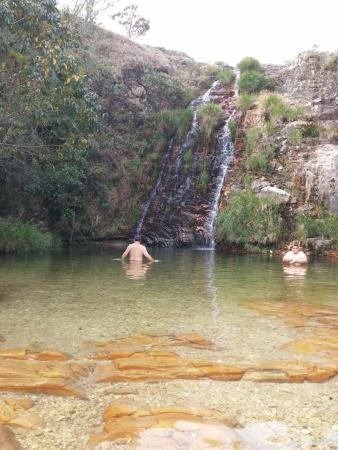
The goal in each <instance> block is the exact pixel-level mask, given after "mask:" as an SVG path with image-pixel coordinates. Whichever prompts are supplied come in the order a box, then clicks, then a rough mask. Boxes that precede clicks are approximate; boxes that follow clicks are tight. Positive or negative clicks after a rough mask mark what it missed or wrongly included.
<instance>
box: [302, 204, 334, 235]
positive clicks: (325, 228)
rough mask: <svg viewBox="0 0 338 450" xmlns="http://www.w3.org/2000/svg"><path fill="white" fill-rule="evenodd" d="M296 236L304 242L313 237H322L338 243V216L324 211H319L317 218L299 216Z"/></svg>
mask: <svg viewBox="0 0 338 450" xmlns="http://www.w3.org/2000/svg"><path fill="white" fill-rule="evenodd" d="M295 234H296V237H297V238H298V239H300V240H302V241H304V242H306V240H307V239H308V238H311V237H322V238H326V239H331V240H332V241H333V242H334V243H338V216H337V215H336V214H331V213H329V212H328V211H325V210H324V209H320V210H319V211H318V215H317V217H311V216H305V215H303V214H297V215H296V230H295Z"/></svg>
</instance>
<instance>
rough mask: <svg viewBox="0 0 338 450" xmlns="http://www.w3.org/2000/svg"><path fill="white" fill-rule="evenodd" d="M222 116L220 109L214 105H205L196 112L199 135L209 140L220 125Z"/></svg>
mask: <svg viewBox="0 0 338 450" xmlns="http://www.w3.org/2000/svg"><path fill="white" fill-rule="evenodd" d="M222 116H223V112H222V108H221V107H220V106H219V105H216V104H215V103H207V104H206V105H202V106H200V107H199V108H198V110H197V121H198V125H199V132H200V135H201V136H203V138H205V139H206V140H208V139H210V137H211V135H212V133H213V132H214V130H215V129H216V128H217V127H218V126H219V125H220V122H221V119H222Z"/></svg>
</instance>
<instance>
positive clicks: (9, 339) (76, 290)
mask: <svg viewBox="0 0 338 450" xmlns="http://www.w3.org/2000/svg"><path fill="white" fill-rule="evenodd" d="M151 253H152V254H154V256H155V257H156V258H158V259H160V262H158V263H154V264H150V265H147V264H145V265H138V264H136V265H135V263H133V264H132V265H130V264H128V263H122V262H121V261H119V260H116V259H115V258H118V257H119V256H120V254H121V251H119V250H110V249H95V250H91V249H86V250H82V251H80V250H76V251H69V252H65V253H63V254H55V255H49V256H34V257H32V256H26V257H14V256H11V257H1V258H0V327H1V331H0V332H1V335H2V336H3V337H4V338H5V339H6V342H5V343H4V344H3V346H6V347H9V346H21V345H28V344H30V345H37V346H41V347H44V348H46V347H48V348H55V349H58V350H64V351H70V352H75V353H76V352H77V351H79V350H80V349H81V348H82V344H83V341H85V340H88V339H89V340H105V339H110V338H112V337H118V336H122V335H130V334H134V333H139V332H149V333H152V332H160V333H167V332H168V333H173V334H174V333H178V332H197V333H199V334H202V335H204V336H206V337H209V338H211V339H212V340H214V341H216V342H217V343H218V344H219V345H221V346H222V347H224V349H225V350H224V357H225V356H226V357H227V358H228V359H229V358H230V359H232V360H234V361H236V360H237V359H238V360H243V359H245V360H257V358H260V359H264V358H268V359H271V354H272V352H273V353H274V356H276V357H277V353H278V352H276V349H277V348H278V347H279V346H280V344H282V343H284V342H286V341H288V340H289V339H290V338H292V337H294V336H297V331H296V330H293V329H290V328H287V327H286V326H284V325H283V323H282V322H281V321H278V320H277V319H273V318H271V317H263V316H260V315H259V314H258V313H256V312H254V311H251V310H249V309H248V308H247V307H246V306H245V305H246V303H247V302H257V301H266V300H269V301H270V300H273V301H279V300H289V301H294V302H303V301H305V302H313V303H323V304H330V305H337V306H338V264H337V263H329V262H327V261H316V262H311V263H310V264H309V267H308V268H307V269H303V268H294V270H292V269H283V267H282V265H281V264H280V261H279V260H278V259H273V258H269V257H262V256H251V255H250V256H247V255H245V256H242V255H240V256H229V255H226V254H224V253H217V252H213V251H208V250H186V249H185V250H168V249H158V250H157V249H156V250H154V249H152V251H151ZM279 356H280V355H279Z"/></svg>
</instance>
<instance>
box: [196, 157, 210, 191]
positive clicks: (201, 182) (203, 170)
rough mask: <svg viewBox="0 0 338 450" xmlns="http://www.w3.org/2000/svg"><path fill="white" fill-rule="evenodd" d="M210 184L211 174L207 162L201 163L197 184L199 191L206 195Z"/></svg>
mask: <svg viewBox="0 0 338 450" xmlns="http://www.w3.org/2000/svg"><path fill="white" fill-rule="evenodd" d="M208 184H209V174H208V166H207V161H201V162H200V166H199V177H198V182H197V189H198V190H199V191H200V192H202V193H205V192H207V190H208Z"/></svg>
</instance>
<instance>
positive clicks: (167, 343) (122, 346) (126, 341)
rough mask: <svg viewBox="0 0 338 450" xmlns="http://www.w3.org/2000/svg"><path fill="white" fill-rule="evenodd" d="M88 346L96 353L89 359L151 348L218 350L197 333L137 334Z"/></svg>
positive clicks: (91, 354)
mask: <svg viewBox="0 0 338 450" xmlns="http://www.w3.org/2000/svg"><path fill="white" fill-rule="evenodd" d="M85 346H86V347H87V348H93V349H94V351H95V352H94V353H90V354H89V355H86V357H87V358H89V359H111V360H114V359H118V358H123V357H129V356H131V355H132V354H133V353H137V352H143V351H146V350H150V349H165V348H168V347H181V346H183V347H191V348H198V349H206V350H217V347H216V345H215V344H214V343H213V342H211V341H209V340H207V339H205V338H204V337H203V336H200V335H199V334H196V333H185V334H178V335H148V334H136V335H133V336H127V337H123V338H117V339H113V340H111V341H105V342H93V341H87V342H85Z"/></svg>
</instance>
